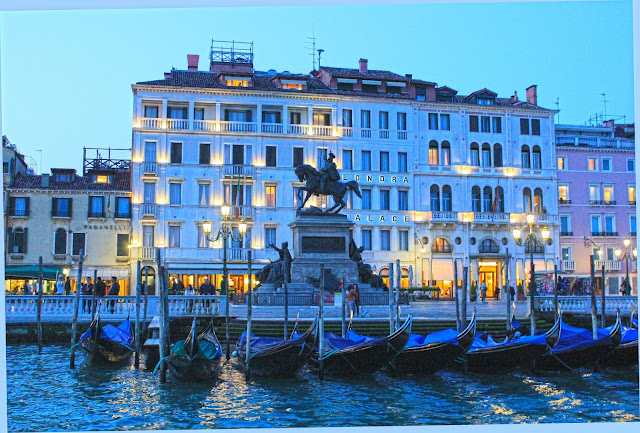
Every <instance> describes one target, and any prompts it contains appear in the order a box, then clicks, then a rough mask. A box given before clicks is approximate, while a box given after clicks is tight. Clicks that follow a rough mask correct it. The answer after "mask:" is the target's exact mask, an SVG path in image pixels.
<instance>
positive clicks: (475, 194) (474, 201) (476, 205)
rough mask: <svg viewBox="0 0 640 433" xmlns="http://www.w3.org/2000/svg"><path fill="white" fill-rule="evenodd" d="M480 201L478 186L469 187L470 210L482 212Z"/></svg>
mask: <svg viewBox="0 0 640 433" xmlns="http://www.w3.org/2000/svg"><path fill="white" fill-rule="evenodd" d="M480 203H481V199H480V187H479V186H474V187H473V188H471V210H472V211H473V212H482V208H481V207H480Z"/></svg>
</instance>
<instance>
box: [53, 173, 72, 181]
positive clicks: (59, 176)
mask: <svg viewBox="0 0 640 433" xmlns="http://www.w3.org/2000/svg"><path fill="white" fill-rule="evenodd" d="M72 180H73V175H71V174H60V173H56V174H55V175H53V181H54V182H61V183H62V182H64V183H68V182H71V181H72Z"/></svg>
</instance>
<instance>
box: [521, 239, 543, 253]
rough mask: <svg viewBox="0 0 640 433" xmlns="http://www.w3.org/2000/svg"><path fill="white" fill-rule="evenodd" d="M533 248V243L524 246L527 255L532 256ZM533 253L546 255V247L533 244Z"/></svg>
mask: <svg viewBox="0 0 640 433" xmlns="http://www.w3.org/2000/svg"><path fill="white" fill-rule="evenodd" d="M531 246H532V243H527V244H525V246H524V252H525V254H531ZM533 252H534V253H544V245H543V244H539V243H537V242H536V243H533Z"/></svg>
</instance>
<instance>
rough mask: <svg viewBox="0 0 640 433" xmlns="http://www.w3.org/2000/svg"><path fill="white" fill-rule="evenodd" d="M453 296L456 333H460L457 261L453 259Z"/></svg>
mask: <svg viewBox="0 0 640 433" xmlns="http://www.w3.org/2000/svg"><path fill="white" fill-rule="evenodd" d="M453 280H454V281H453V290H454V292H453V294H454V296H455V298H456V331H458V332H460V331H461V330H462V327H461V326H460V297H459V296H458V290H459V287H458V260H457V259H453Z"/></svg>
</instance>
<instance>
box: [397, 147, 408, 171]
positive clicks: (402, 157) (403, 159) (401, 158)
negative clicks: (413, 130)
mask: <svg viewBox="0 0 640 433" xmlns="http://www.w3.org/2000/svg"><path fill="white" fill-rule="evenodd" d="M398 172H400V173H406V172H407V153H406V152H398Z"/></svg>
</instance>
